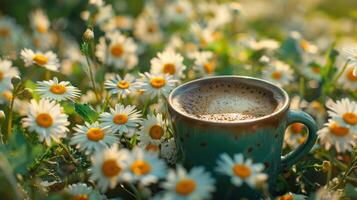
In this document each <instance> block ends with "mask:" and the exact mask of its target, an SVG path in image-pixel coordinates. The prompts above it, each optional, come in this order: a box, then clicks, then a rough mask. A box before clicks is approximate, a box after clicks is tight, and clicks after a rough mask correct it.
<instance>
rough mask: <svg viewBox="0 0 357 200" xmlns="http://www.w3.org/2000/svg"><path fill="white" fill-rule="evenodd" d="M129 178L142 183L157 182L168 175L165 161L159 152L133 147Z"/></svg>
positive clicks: (129, 164)
mask: <svg viewBox="0 0 357 200" xmlns="http://www.w3.org/2000/svg"><path fill="white" fill-rule="evenodd" d="M128 168H129V170H128V179H130V180H131V181H134V182H137V181H138V182H140V183H141V184H142V185H149V184H151V183H157V182H158V180H159V179H160V178H163V177H165V175H166V165H165V162H164V161H162V160H160V159H159V158H158V155H157V154H154V153H151V152H147V151H144V150H143V149H141V148H135V149H133V151H132V153H131V156H130V158H129V159H128Z"/></svg>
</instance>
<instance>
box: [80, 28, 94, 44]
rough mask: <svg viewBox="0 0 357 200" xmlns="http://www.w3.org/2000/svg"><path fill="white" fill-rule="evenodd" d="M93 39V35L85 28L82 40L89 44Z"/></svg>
mask: <svg viewBox="0 0 357 200" xmlns="http://www.w3.org/2000/svg"><path fill="white" fill-rule="evenodd" d="M93 39H94V33H93V31H92V30H91V29H89V28H87V30H86V31H85V32H84V33H83V40H84V41H86V42H89V41H91V40H93Z"/></svg>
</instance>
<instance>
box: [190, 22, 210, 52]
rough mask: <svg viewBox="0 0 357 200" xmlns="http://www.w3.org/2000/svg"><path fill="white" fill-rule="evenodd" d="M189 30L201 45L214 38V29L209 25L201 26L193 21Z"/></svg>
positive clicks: (204, 45) (203, 45)
mask: <svg viewBox="0 0 357 200" xmlns="http://www.w3.org/2000/svg"><path fill="white" fill-rule="evenodd" d="M190 31H191V33H192V35H193V36H194V37H195V39H196V41H197V43H198V44H200V46H201V47H206V46H207V45H208V44H210V43H212V42H213V41H214V40H215V37H214V30H213V29H212V28H211V27H201V26H200V25H199V24H197V23H193V24H192V25H191V28H190Z"/></svg>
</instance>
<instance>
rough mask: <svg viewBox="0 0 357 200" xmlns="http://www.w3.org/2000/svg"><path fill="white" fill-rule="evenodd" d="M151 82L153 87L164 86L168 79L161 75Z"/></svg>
mask: <svg viewBox="0 0 357 200" xmlns="http://www.w3.org/2000/svg"><path fill="white" fill-rule="evenodd" d="M150 84H151V86H152V87H153V88H157V89H158V88H162V87H163V86H164V85H165V84H166V80H165V79H164V78H161V77H155V78H152V79H151V80H150Z"/></svg>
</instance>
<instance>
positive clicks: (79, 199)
mask: <svg viewBox="0 0 357 200" xmlns="http://www.w3.org/2000/svg"><path fill="white" fill-rule="evenodd" d="M88 199H89V198H88V196H87V195H85V194H79V195H75V196H73V197H72V198H71V200H88Z"/></svg>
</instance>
